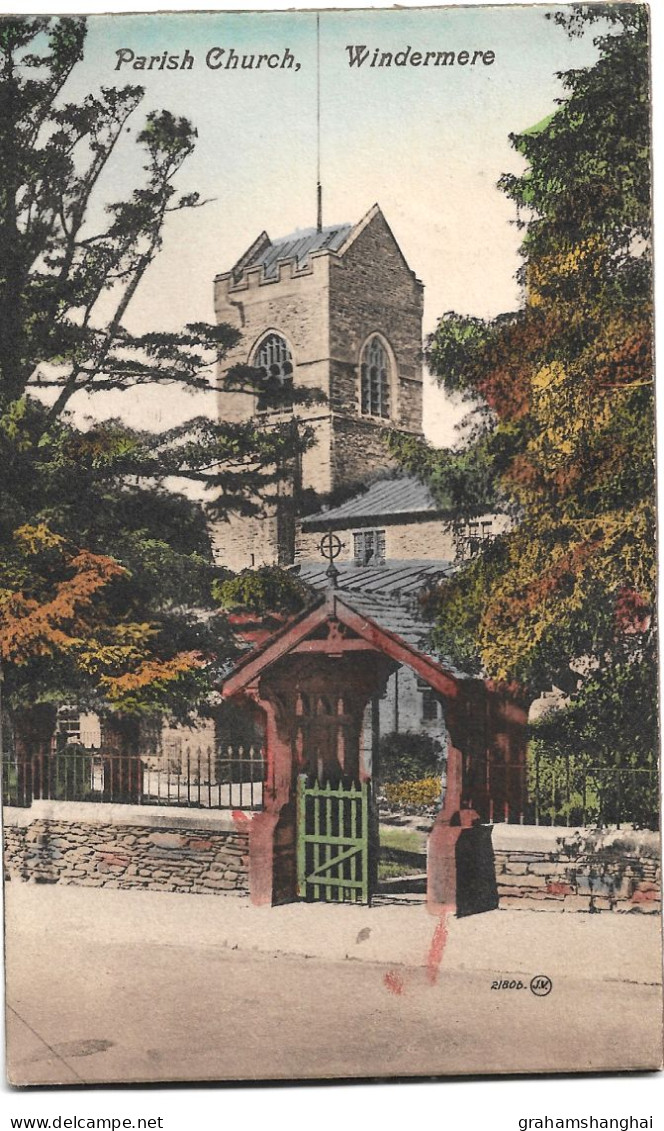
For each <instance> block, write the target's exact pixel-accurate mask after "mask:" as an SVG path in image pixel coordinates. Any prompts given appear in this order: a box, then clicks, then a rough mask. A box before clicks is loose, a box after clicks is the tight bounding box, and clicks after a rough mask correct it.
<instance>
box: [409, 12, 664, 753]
mask: <svg viewBox="0 0 664 1131" xmlns="http://www.w3.org/2000/svg"><path fill="white" fill-rule="evenodd" d="M553 19H555V21H556V22H557V23H558V24H559V25H560V26H561V28H562V30H563V31H564V32H566V33H567V34H569V35H580V34H584V35H586V34H589V33H590V32H591V29H593V30H595V31H596V33H597V34H596V38H595V44H596V47H597V52H598V58H597V62H596V63H595V64H594V65H592V66H589V67H585V68H582V69H579V70H574V71H569V72H566V73H565V74H563V75H562V76H561V77H562V81H563V84H564V88H565V93H564V97H563V98H562V99H561V100H560V104H559V106H558V108H557V110H556V111H555V112H554V113H553V114H552V115H551V116H550V117H549V118H548V119H546V120H545V121H544V122H542V123H540V124H539V125H538V126H535V127H533V128H532V129H530V130H528V131H526V132H524V133H523V134H520V135H517V136H514V135H513V136H512V138H511V141H512V144H513V146H514V147H515V149H516V150H517V151H518V153H519V154H521V156H522V157H523V158H524V159H525V163H526V168H525V171H524V172H523V173H522V174H521V175H507V176H504V177H503V178H502V180H501V183H500V187H501V188H502V190H503V191H504V192H505V193H506V194H507V195H508V196H509V198H510V199H511V200H512V201H513V202H514V204H515V206H516V209H517V216H518V222H519V223H520V225H521V226H522V228H523V230H524V240H523V244H522V249H521V251H522V256H523V267H522V269H521V272H520V275H521V281H522V284H523V291H524V303H523V306H522V307H521V309H519V310H518V311H516V312H515V313H512V314H509V315H503V316H501V317H499V318H497V319H495V320H493V321H483V320H480V319H477V318H468V317H464V316H461V315H458V314H454V313H450V314H448V315H446V316H445V317H444V318H443V319H442V320H441V323H440V325H439V327H438V329H437V331H436V332H435V334H434V335H433V337H432V339H431V341H430V343H429V348H428V357H429V363H430V365H431V367H432V369H433V371H434V372H435V374H436V375H437V377H438V379H439V381H440V382H441V384H442V385H443V386H444V387H445V388H447V389H448V390H453V391H455V392H456V393H461V394H462V395H464V396H466V397H467V398H468V402H469V405H470V406H471V407H472V429H471V433H472V437H473V439H472V443H471V446H470V448H469V449H466V450H465V451H464V452H462V453H460V454H456V455H454V456H453V457H451V456H450V455H449V454H444V455H443V457H442V466H443V470H445V465H446V461H447V464H449V463H450V459H452V465H453V467H454V468H456V469H457V471H458V470H459V467H460V465H463V463H465V465H466V466H469V467H473V466H474V465H476V464H477V463H478V462H479V464H480V465H481V466H482V468H483V469H484V472H485V474H488V475H489V477H490V479H491V480H492V481H493V483H494V490H495V491H496V492H497V493H498V495H499V496H500V497H501V498H502V499H503V500H504V501H505V503H506V505H508V506H509V507H511V509H512V511H513V514H514V517H515V525H514V528H513V529H512V530H511V531H510V533H509V534H507V535H505V536H504V537H502V538H501V539H499V540H498V541H497V542H496V543H494V545H493V546H492V547H491V548H490V550H489V551H488V552H487V553H486V554H485V555H484V556H483V557H482V558H480V559H477V560H475V561H473V562H472V563H470V564H469V565H468V566H467V567H466V568H464V569H462V570H460V571H459V572H458V573H457V574H456V576H455V577H454V578H453V579H452V580H450V581H448V582H446V583H445V584H444V585H443V586H442V587H441V588H440V589H439V590H438V591H437V593H436V594H435V596H434V598H433V605H434V607H435V610H436V612H437V618H438V619H437V629H436V635H437V640H438V644H439V646H440V647H441V648H442V649H443V650H444V651H445V652H447V654H452V656H454V657H455V658H457V659H458V660H459V661H460V662H462V663H464V664H465V665H466V666H470V667H472V668H474V670H476V671H483V672H485V673H487V674H488V675H490V676H492V677H494V678H497V679H507V680H512V679H514V680H518V681H520V682H521V683H525V684H527V685H528V686H529V687H530V688H531V690H532V691H533V693H536V692H537V691H538V690H539V689H545V688H548V687H551V685H552V684H553V685H556V686H558V687H559V688H562V689H563V690H564V691H565V692H566V693H568V694H569V695H571V697H572V698H571V704H570V707H569V708H568V713H567V715H566V714H565V712H561V713H560V717H559V718H558V720H557V721H558V734H559V735H560V734H562V733H563V730H562V729H561V728H563V727H564V723H565V719H568V720H571V719H572V718H574V720H575V722H574V725H573V726H571V727H567V729H566V733H567V750H568V753H569V752H570V751H574V752H576V753H580V752H582V751H583V750H584V749H586V748H587V750H588V757H589V758H590V759H592V758H595V759H596V758H597V757H599V755H598V750H599V748H600V746H601V743H599V741H598V735H599V734H601V733H602V731H604V732H605V740H604V747H603V749H604V752H605V754H606V755H607V756H608V752H609V751H612V752H613V753H612V754H611V757H612V758H614V757H615V751H616V750H619V749H622V750H623V751H624V752H625V754H626V755H629V758H631V759H632V761H633V762H634V763H635V765H636V764H638V763H639V762H641V763H643V762H644V761H646V760H647V758H648V757H652V752H653V751H654V750H655V749H656V714H655V705H654V698H655V690H654V689H655V687H656V679H655V668H654V663H655V649H654V642H653V631H654V630H653V618H654V605H655V568H656V567H655V509H654V484H653V476H654V451H653V441H654V416H653V359H652V306H651V290H652V278H651V210H650V164H649V145H650V113H649V75H648V13H647V9H646V8H644V7H643V6H641V5H636V4H634V5H632V4H628V5H607V6H604V5H592V6H587V5H577V6H575V8H574V9H573V10H571V11H567V12H564V13H558V14H556V15H554V16H553ZM407 455H409V457H410V458H411V460H412V459H413V458H414V456H413V453H407ZM419 458H420V460H421V459H422V456H421V455H420V457H419ZM428 458H429V460H430V463H431V465H432V466H433V468H434V471H435V468H436V463H437V459H436V456H435V453H434V454H430V455H429V457H428ZM425 470H426V466H425ZM462 470H463V467H462ZM429 475H431V470H430V469H429ZM622 684H624V685H625V687H627V686H629V688H630V694H631V695H634V696H638V699H639V702H640V711H641V722H640V725H639V727H638V728H633V727H632V726H631V724H630V721H629V720H630V719H631V718H632V714H631V713H630V711H627V710H626V711H624V712H623V715H622V723H620V721H619V712H616V710H615V709H614V708H615V704H614V702H613V699H614V698H615V696H613V697H612V694H611V693H610V688H612V687H613V688H615V687H616V686H620V685H622ZM637 689H640V691H639V690H637ZM581 702H583V710H582V711H581V710H576V707H575V704H581ZM575 711H576V713H574V712H575ZM617 715H618V718H617ZM583 719H585V720H586V723H585V724H583V722H582V721H581V720H583ZM584 725H585V726H586V728H587V730H588V734H587V735H585V736H584ZM591 732H592V734H591ZM609 732H610V733H609ZM586 740H587V741H586ZM584 742H585V743H586V746H584Z"/></svg>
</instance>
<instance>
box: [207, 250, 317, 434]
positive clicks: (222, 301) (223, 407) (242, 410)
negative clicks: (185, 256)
mask: <svg viewBox="0 0 664 1131" xmlns="http://www.w3.org/2000/svg"><path fill="white" fill-rule="evenodd" d="M328 288H329V257H328V256H318V257H316V256H314V257H312V260H311V264H310V266H309V267H307V268H306V269H304V270H302V271H297V270H296V269H295V266H294V264H284V265H283V266H282V267H281V270H280V275H279V277H278V278H276V279H269V280H264V279H263V278H262V268H257V269H255V270H253V271H247V272H245V274H244V275H243V278H242V281H241V282H240V283H237V284H236V283H233V281H232V278H231V277H230V275H220V276H218V278H217V279H216V280H215V292H214V304H215V314H216V316H217V320H218V321H219V322H227V323H229V324H230V325H231V326H234V327H235V328H236V329H238V330H239V331H240V333H241V335H242V337H241V338H240V341H239V343H238V344H237V346H235V348H234V349H232V350H230V351H229V353H228V354H227V356H226V358H225V360H224V369H229V368H231V366H233V365H247V364H248V362H249V359H250V358H251V355H252V353H253V351H254V349H255V347H256V345H257V344H258V343H259V341H260V339H261V338H262V337H263V335H264V334H265V333H267V332H268V331H269V330H276V331H278V332H279V333H280V334H283V336H284V337H285V338H286V340H287V342H288V344H289V346H290V348H291V353H292V355H293V361H294V365H295V369H296V383H297V385H298V386H299V387H301V388H311V389H320V390H321V391H322V392H323V393H324V394H325V395H326V396H328V395H329V366H328V358H329V320H328V311H329V301H328ZM255 409H256V402H255V398H254V397H251V396H247V395H246V394H244V393H220V395H219V415H220V417H221V419H222V420H248V419H249V418H250V417H251V416H252V415H253V414H254V412H255ZM299 411H302V410H299ZM314 412H315V414H319V413H320V407H319V408H318V409H317V410H314ZM305 415H306V414H305Z"/></svg>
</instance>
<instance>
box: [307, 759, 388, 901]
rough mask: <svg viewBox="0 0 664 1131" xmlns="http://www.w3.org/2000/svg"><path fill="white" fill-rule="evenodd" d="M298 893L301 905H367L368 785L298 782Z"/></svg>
mask: <svg viewBox="0 0 664 1131" xmlns="http://www.w3.org/2000/svg"><path fill="white" fill-rule="evenodd" d="M297 890H298V895H299V896H300V898H301V899H309V900H312V899H313V900H322V901H324V902H325V903H369V901H370V892H369V784H368V782H362V783H361V784H359V785H355V784H352V785H331V784H330V783H329V782H327V783H326V784H325V785H321V784H320V783H319V782H314V783H313V784H311V785H308V784H307V778H306V775H302V776H300V778H299V779H298V791H297Z"/></svg>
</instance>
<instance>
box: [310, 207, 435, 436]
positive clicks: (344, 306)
mask: <svg viewBox="0 0 664 1131" xmlns="http://www.w3.org/2000/svg"><path fill="white" fill-rule="evenodd" d="M422 306H423V287H422V284H421V283H420V282H419V281H418V280H417V279H416V278H415V276H414V274H413V272H412V271H411V270H410V268H409V267H408V266H407V264H406V262H405V260H404V259H403V256H402V255H401V253H400V251H399V249H398V247H397V246H396V244H395V242H394V238H393V236H392V234H391V233H390V230H389V228H388V226H387V224H386V222H385V220H384V219H383V217H382V216H381V215H380V214H378V215H376V216H375V217H374V218H373V219H372V220H371V221H370V222H369V223H368V224H366V226H365V227H364V229H363V230H362V231H361V232H360V233H359V235H358V236H357V237H356V239H355V241H354V242H353V244H352V245H351V246H350V247H349V248H348V249H347V250H346V251H345V252H344V254H343V256H342V257H340V258H339V259H333V260H332V261H331V264H330V353H331V357H332V359H333V362H334V370H333V374H332V382H331V385H332V404H333V408H334V409H335V410H336V411H342V412H350V413H352V414H353V415H354V416H356V417H357V416H359V408H360V404H359V360H360V353H361V350H362V347H363V346H364V343H365V342H366V340H367V339H368V338H369V336H370V335H371V334H373V333H376V332H380V333H382V334H383V335H384V336H385V337H386V338H387V340H388V342H389V344H390V346H391V347H392V350H393V352H394V356H395V360H396V366H397V373H398V377H399V381H398V387H397V388H396V389H395V390H394V392H395V394H396V396H395V398H394V399H395V401H396V403H395V404H394V405H393V406H392V407H393V418H392V420H391V421H386V422H385V423H386V424H391V425H392V426H393V427H394V426H395V425H396V426H397V427H400V428H404V429H406V430H408V431H413V432H417V433H421V431H422ZM372 424H373V425H374V427H376V425H377V426H378V428H379V429H380V427H381V426H383V425H382V422H381V421H376V420H372Z"/></svg>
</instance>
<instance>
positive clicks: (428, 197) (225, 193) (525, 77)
mask: <svg viewBox="0 0 664 1131" xmlns="http://www.w3.org/2000/svg"><path fill="white" fill-rule="evenodd" d="M552 10H553V9H552V8H549V7H548V6H536V7H520V6H515V7H500V6H498V7H495V6H494V7H486V8H484V7H470V8H468V7H448V8H434V9H432V8H424V9H411V10H403V9H401V10H395V9H392V10H383V11H381V10H364V11H362V10H360V11H357V10H355V11H347V10H346V11H323V12H322V13H321V16H320V60H321V62H320V85H321V170H322V182H323V209H324V223H326V224H333V223H342V222H348V221H350V222H355V221H357V220H359V219H360V218H361V217H362V216H363V215H364V213H366V212H367V211H368V209H369V208H370V207H371V206H372V205H373V204H374V203H375V202H378V203H379V204H380V206H381V208H382V210H383V212H384V214H385V216H386V218H387V220H388V223H389V224H390V226H391V228H392V230H393V232H394V234H395V236H396V238H397V240H398V242H399V244H400V246H401V248H402V251H403V252H404V255H405V257H406V259H407V261H408V263H409V265H410V266H411V268H412V269H413V270H414V271H415V272H416V274H417V275H418V277H419V278H420V279H421V280H422V281H423V283H424V284H425V317H424V330H425V333H428V332H430V331H432V330H433V329H434V327H435V325H436V322H437V319H438V318H439V317H440V315H441V314H443V313H444V312H445V311H447V310H451V309H454V310H456V311H458V312H460V313H464V314H473V315H480V316H484V317H490V316H493V315H496V314H498V313H501V312H503V311H507V310H512V309H514V308H515V307H516V306H517V305H518V303H519V291H518V287H517V284H516V282H515V279H514V275H515V271H516V270H517V268H518V265H519V258H518V245H519V241H520V234H519V232H518V230H517V229H516V227H515V224H514V220H515V213H514V208H513V206H512V205H511V203H510V202H509V201H508V200H507V199H506V198H505V196H504V195H503V194H502V193H501V192H500V191H499V190H498V188H497V181H498V178H499V177H500V175H501V174H502V173H504V172H509V171H514V172H518V171H520V170H521V169H522V167H523V165H522V161H521V158H520V157H519V156H518V155H517V154H516V153H515V152H514V150H513V148H512V147H511V145H510V142H509V134H510V132H517V133H518V132H519V131H521V130H523V129H526V128H528V127H529V126H532V125H533V124H534V123H536V122H538V121H540V120H541V119H542V118H544V117H545V116H546V115H548V114H550V113H551V112H552V111H553V110H554V109H555V100H556V98H559V97H560V96H561V95H562V93H563V89H562V84H561V81H560V79H559V78H558V77H557V75H556V72H559V71H564V70H566V69H567V68H570V67H578V66H585V65H588V64H590V63H592V62H593V61H594V59H595V58H596V49H595V48H594V46H593V44H592V38H591V37H590V36H588V37H586V38H583V39H569V38H568V37H567V35H566V34H565V33H564V31H563V30H562V29H560V28H559V27H557V26H556V25H555V24H553V22H552V21H551V20H548V19H547V18H546V13H547V12H549V11H552ZM348 45H366V46H368V47H370V48H373V47H375V46H378V47H380V49H381V51H389V52H396V51H398V50H402V49H403V48H405V47H407V46H409V45H410V47H411V49H412V50H413V51H415V50H419V51H423V52H424V51H427V50H452V51H455V52H457V53H458V52H459V51H462V50H464V49H466V50H468V51H470V52H474V51H475V50H483V51H488V50H491V51H493V52H494V54H495V61H494V62H493V64H492V65H490V66H486V65H484V64H483V63H478V64H476V65H475V66H474V67H473V66H465V67H461V66H459V65H455V66H453V67H450V66H448V67H442V66H441V67H431V66H429V67H427V68H424V67H421V66H420V67H412V66H407V67H401V68H397V67H395V66H392V67H391V68H378V67H376V68H370V67H368V65H367V64H365V65H364V67H362V68H360V69H358V68H351V67H350V66H349V65H348V60H349V55H348V51H347V47H348ZM215 47H217V48H220V47H224V48H225V50H226V52H228V51H229V50H230V48H233V49H234V50H235V51H236V52H237V53H238V54H246V55H250V54H254V55H257V54H259V53H262V52H264V53H266V52H271V53H278V54H279V55H280V56H282V55H283V52H284V51H285V50H286V49H289V51H290V52H291V53H292V54H293V56H294V57H295V59H296V60H297V62H298V63H299V70H296V69H295V68H294V67H293V68H283V69H282V68H277V69H273V70H266V69H265V67H264V66H263V67H262V69H260V70H256V69H254V70H232V69H231V70H227V69H224V68H222V69H218V70H212V69H210V68H209V67H207V66H206V56H207V53H208V51H209V50H210V49H211V48H215ZM120 50H126V51H127V52H129V51H131V52H133V53H134V56H136V57H139V56H151V55H161V54H162V52H163V51H168V53H169V55H177V56H179V58H180V59H182V57H183V56H184V53H185V51H187V50H188V51H189V52H190V54H192V55H193V56H194V59H195V63H194V67H193V68H192V69H191V70H189V69H177V70H163V71H159V70H136V69H133V68H132V66H131V64H129V65H127V64H123V65H122V66H121V68H120V70H117V69H116V68H117V63H118V56H117V52H118V51H120ZM316 75H317V68H316V13H315V12H313V11H310V12H286V13H284V12H260V13H252V12H233V13H230V12H214V13H176V14H174V13H162V14H159V15H107V16H93V17H91V19H90V21H89V34H88V39H87V43H86V48H85V57H84V61H83V63H82V64H80V65H79V66H78V67H77V68H76V71H75V73H74V75H73V77H72V80H71V81H70V84H69V87H68V89H67V95H68V96H70V97H80V96H82V95H84V94H85V93H86V92H87V91H90V90H94V89H95V88H98V87H99V86H100V85H102V86H111V85H123V84H125V83H132V84H135V83H140V84H141V85H142V86H144V88H145V97H144V99H143V102H142V105H141V108H140V110H139V112H138V113H137V115H136V118H135V121H134V123H133V124H132V127H131V133H128V134H127V135H126V137H125V138H124V139H123V143H122V144H121V145H120V146H119V147H118V150H117V152H116V155H115V159H114V161H113V163H112V165H111V166H110V167H109V170H108V176H107V178H106V181H105V183H103V184H102V186H101V194H100V200H99V204H100V206H101V203H102V201H103V200H110V199H113V198H116V199H117V198H119V197H120V196H122V195H123V194H124V193H127V192H130V191H131V189H132V188H133V187H134V186H135V185H136V184H137V182H138V180H139V179H140V176H141V161H140V155H139V154H138V152H137V147H136V146H135V144H134V136H135V133H136V132H137V131H138V129H139V128H140V124H141V119H142V117H144V115H145V113H147V112H148V111H149V110H151V109H161V108H167V109H169V110H171V111H173V112H174V113H176V114H180V115H185V116H187V117H188V118H190V119H191V120H192V122H193V123H194V124H195V126H196V128H197V130H198V142H197V146H196V150H195V152H194V154H193V155H192V156H191V158H190V159H189V160H188V161H187V163H186V166H185V167H184V168H183V170H182V174H181V178H180V185H181V187H182V189H183V190H191V189H197V190H198V191H199V192H200V193H201V194H202V196H203V197H204V198H206V199H208V201H209V203H208V204H206V206H205V207H204V208H200V209H196V210H194V211H190V212H187V213H181V214H178V215H175V216H172V217H170V218H169V220H168V223H167V225H166V229H165V232H164V246H163V250H162V251H161V253H160V254H159V256H158V258H157V259H156V261H155V263H154V264H153V265H152V267H151V268H150V270H149V272H148V274H147V275H146V277H145V280H144V282H143V283H142V285H141V288H140V290H139V292H138V294H137V296H136V298H135V299H134V300H133V302H132V305H131V307H130V309H129V312H128V316H127V319H126V321H127V325H128V327H129V328H130V329H132V330H140V329H145V328H148V327H151V328H168V329H175V328H177V327H178V326H180V325H182V324H183V323H185V322H187V321H195V320H200V319H205V320H207V319H209V320H212V319H213V317H214V314H213V306H212V297H213V278H214V276H215V274H217V273H219V272H221V271H224V270H227V269H228V268H229V267H231V266H232V264H233V263H234V262H235V261H236V259H237V258H238V257H239V256H240V255H241V254H242V252H243V251H244V250H245V249H246V248H247V247H248V246H249V245H250V244H251V243H252V242H253V240H254V239H255V237H256V236H257V235H258V234H259V233H260V232H261V231H262V230H263V229H265V230H266V231H267V232H268V234H269V235H270V236H271V237H272V238H275V237H279V236H283V235H286V234H287V233H289V232H291V231H294V230H296V229H297V228H306V227H308V226H311V225H312V224H314V223H315V216H316V197H315V184H316ZM100 214H101V213H100ZM76 408H77V410H78V412H79V413H80V412H82V413H91V414H93V415H94V416H106V415H115V414H122V415H124V416H129V417H131V419H132V421H133V422H134V423H136V424H139V425H141V426H149V427H155V428H159V427H165V426H170V425H171V424H174V423H176V422H179V421H180V420H182V419H186V418H187V417H188V416H191V415H195V414H196V413H197V412H199V411H209V412H213V411H214V402H213V398H212V397H211V396H210V397H208V398H207V399H205V398H204V397H201V398H192V397H191V396H190V395H188V394H186V393H182V392H175V391H173V392H172V393H170V392H164V391H163V390H160V391H159V392H158V393H154V392H153V393H150V392H149V391H147V390H141V392H140V393H137V394H135V395H134V394H127V393H124V394H118V395H108V396H104V397H103V398H102V397H101V396H99V395H97V396H96V397H95V398H94V400H93V401H91V400H90V399H89V398H87V397H79V398H78V401H77V403H76ZM461 414H462V410H461V408H460V406H455V405H454V404H453V403H451V402H450V401H449V400H448V398H447V397H445V395H444V394H443V393H442V392H441V391H440V390H439V389H438V388H437V387H436V386H435V385H434V384H433V382H432V381H431V380H428V381H427V383H426V388H425V431H426V433H427V435H428V436H429V438H430V439H431V440H432V442H434V443H436V444H440V445H444V444H449V443H452V442H454V438H455V434H454V427H455V424H456V422H457V421H458V420H459V418H460V415H461Z"/></svg>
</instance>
